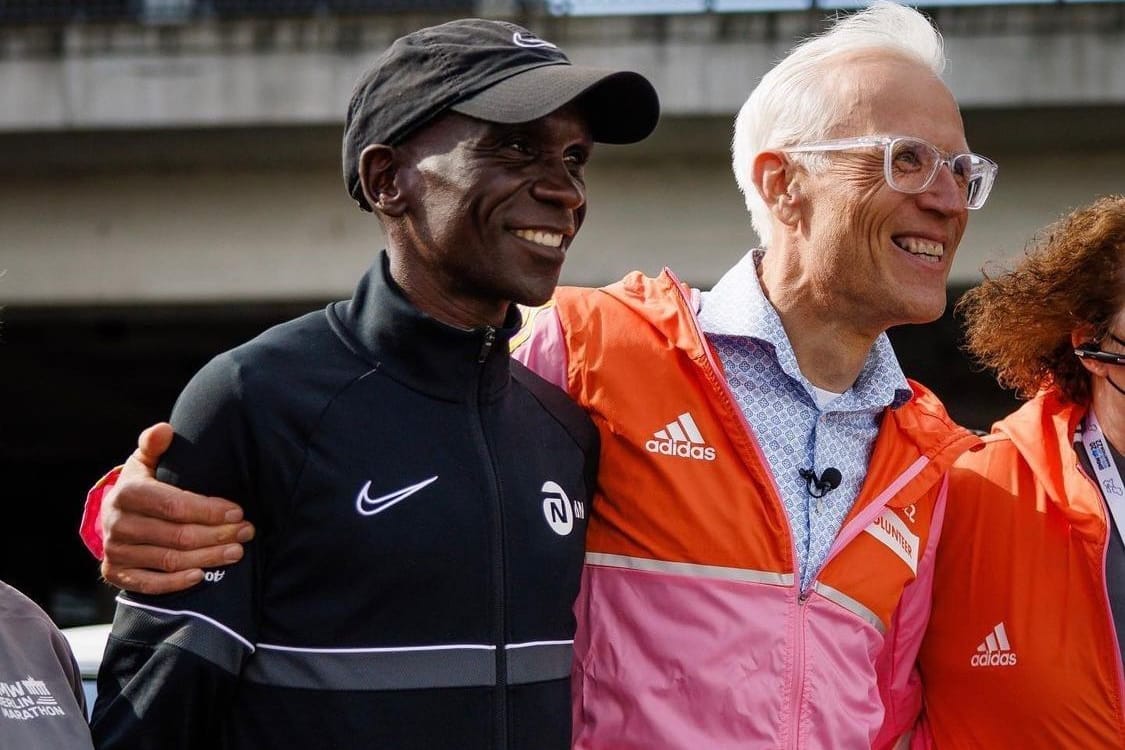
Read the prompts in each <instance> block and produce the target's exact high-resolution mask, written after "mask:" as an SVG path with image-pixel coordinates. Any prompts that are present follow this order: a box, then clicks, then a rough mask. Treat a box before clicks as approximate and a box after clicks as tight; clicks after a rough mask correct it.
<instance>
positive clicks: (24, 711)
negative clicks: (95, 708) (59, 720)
mask: <svg viewBox="0 0 1125 750" xmlns="http://www.w3.org/2000/svg"><path fill="white" fill-rule="evenodd" d="M0 716H3V717H4V718H5V719H15V720H17V721H28V720H29V719H39V718H42V717H44V716H66V712H65V711H63V710H62V708H61V707H60V706H59V702H58V701H57V700H55V697H54V696H53V695H51V691H50V690H48V689H47V685H46V683H44V682H43V681H42V680H37V679H35V678H34V677H32V676H31V675H28V677H27V679H25V680H17V681H16V682H2V681H0Z"/></svg>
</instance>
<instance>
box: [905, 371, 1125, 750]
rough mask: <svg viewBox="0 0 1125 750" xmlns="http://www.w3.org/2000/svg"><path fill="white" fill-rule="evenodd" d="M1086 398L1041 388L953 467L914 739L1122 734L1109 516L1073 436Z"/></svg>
mask: <svg viewBox="0 0 1125 750" xmlns="http://www.w3.org/2000/svg"><path fill="white" fill-rule="evenodd" d="M1085 411H1086V410H1085V408H1084V407H1077V406H1075V405H1073V404H1066V403H1063V402H1062V401H1061V400H1060V399H1059V397H1058V395H1057V393H1055V392H1053V391H1048V392H1045V393H1043V394H1040V395H1039V396H1038V397H1037V398H1035V399H1033V400H1031V401H1029V402H1028V403H1027V404H1025V405H1024V406H1023V407H1021V408H1020V409H1019V410H1018V411H1016V412H1015V413H1014V414H1012V415H1011V416H1009V417H1008V418H1006V419H1004V420H1003V421H1001V422H998V423H997V424H996V425H995V426H994V427H993V434H992V435H990V436H989V437H988V438H986V442H985V446H984V448H983V449H981V450H979V451H973V452H971V453H968V454H966V455H964V456H962V458H961V459H960V460H959V461H958V463H957V465H956V467H955V468H954V469H953V471H952V472H951V474H950V500H949V506H948V509H947V512H946V519H945V530H944V532H943V533H942V541H941V546H940V547H939V548H938V555H937V568H936V573H935V583H934V611H933V616H932V618H931V623H930V627H929V631H928V632H927V634H926V638H925V643H924V646H923V648H922V651H921V654H920V667H921V673H922V678H923V681H924V684H925V688H926V710H925V719H924V720H923V723H922V729H921V731H919V732H918V733H917V735H916V737H915V740H916V741H915V743H914V744H915V747H918V748H929V747H937V748H940V749H941V750H948V749H954V750H959V749H961V748H1000V747H1012V748H1016V747H1018V748H1021V750H1033V749H1035V748H1042V749H1043V750H1048V748H1050V750H1101V749H1103V748H1105V749H1108V748H1123V747H1125V709H1123V707H1122V699H1123V686H1122V668H1121V658H1120V650H1119V648H1118V643H1117V634H1116V632H1115V629H1114V626H1113V618H1112V614H1111V611H1110V606H1109V600H1108V595H1107V593H1106V584H1105V555H1106V551H1107V544H1108V541H1109V526H1108V525H1107V524H1108V523H1111V522H1112V521H1111V520H1110V519H1109V518H1108V517H1107V513H1106V510H1105V504H1104V502H1103V500H1102V497H1101V494H1100V492H1099V490H1098V488H1097V486H1096V485H1095V484H1094V483H1093V481H1092V480H1091V479H1090V478H1088V477H1087V475H1086V474H1085V473H1084V472H1083V471H1082V469H1081V468H1080V466H1079V459H1078V456H1077V454H1076V453H1075V450H1074V442H1073V440H1074V433H1075V428H1076V427H1077V426H1078V424H1079V422H1080V420H1081V419H1082V417H1083V416H1084V414H1085Z"/></svg>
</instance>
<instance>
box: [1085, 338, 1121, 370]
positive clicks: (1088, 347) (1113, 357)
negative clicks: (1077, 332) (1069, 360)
mask: <svg viewBox="0 0 1125 750" xmlns="http://www.w3.org/2000/svg"><path fill="white" fill-rule="evenodd" d="M1109 337H1110V338H1111V339H1113V340H1114V341H1116V342H1117V343H1118V344H1120V345H1121V346H1125V341H1122V340H1121V339H1119V338H1117V336H1115V335H1113V334H1112V333H1111V334H1109ZM1074 354H1075V355H1076V356H1078V357H1080V358H1081V359H1093V360H1097V361H1098V362H1105V363H1106V364H1107V365H1125V354H1119V353H1117V352H1103V351H1102V350H1101V347H1100V346H1099V345H1098V343H1097V342H1094V341H1089V342H1087V343H1085V344H1082V345H1081V346H1079V347H1076V348H1075V350H1074Z"/></svg>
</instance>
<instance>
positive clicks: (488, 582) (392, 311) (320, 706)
mask: <svg viewBox="0 0 1125 750" xmlns="http://www.w3.org/2000/svg"><path fill="white" fill-rule="evenodd" d="M657 116H658V103H657V99H656V94H655V92H654V91H653V89H652V86H651V85H650V84H649V83H648V82H647V81H646V80H645V79H644V78H642V77H641V76H639V75H637V74H635V73H627V72H614V71H604V70H593V69H588V68H580V67H577V66H573V65H571V64H570V63H569V61H568V60H567V58H566V57H565V55H563V53H562V52H560V51H559V50H558V49H557V48H556V47H555V46H554V45H553V44H551V43H549V42H547V41H544V40H542V39H539V38H537V37H535V36H534V35H533V34H532V33H531V32H529V31H528V30H526V29H523V28H520V27H518V26H515V25H512V24H508V23H504V22H497V21H482V20H463V21H455V22H452V23H448V24H444V25H442V26H437V27H433V28H429V29H423V30H421V31H418V32H415V33H413V34H410V35H408V36H406V37H403V38H402V39H399V40H398V41H396V42H395V43H394V44H393V45H392V46H391V47H390V49H388V50H387V52H386V53H384V54H383V55H382V56H381V57H380V58H379V60H378V61H377V62H376V63H375V65H374V66H373V67H372V68H371V69H370V70H369V71H368V72H367V73H366V74H365V75H364V76H363V77H362V78H361V80H360V82H359V84H358V85H357V87H356V89H355V92H354V94H353V96H352V101H351V105H350V106H349V108H348V116H347V125H346V128H345V133H344V153H343V157H344V159H343V160H344V179H345V182H346V184H347V188H348V191H349V193H350V194H351V196H352V197H353V198H354V199H355V200H356V201H357V202H358V203H359V205H360V206H361V207H362V208H364V209H365V210H369V211H373V212H374V213H375V214H376V215H377V216H378V217H379V219H380V221H381V223H382V226H383V229H384V233H385V235H386V241H387V249H386V251H385V252H383V253H380V254H379V256H378V258H377V260H376V262H375V264H374V266H373V267H372V269H371V270H370V271H369V272H368V273H367V274H366V275H365V276H364V278H363V279H362V280H361V281H360V284H359V286H358V288H357V290H356V292H355V295H354V296H353V297H352V299H351V300H348V301H342V302H337V303H334V304H332V305H329V306H328V308H327V309H326V310H325V311H323V312H319V313H313V314H310V315H307V316H304V317H302V318H298V319H297V320H294V321H291V322H289V323H286V324H283V325H281V326H278V327H277V328H274V329H272V330H270V331H267V332H266V333H264V334H263V335H261V336H259V337H258V338H256V339H254V340H253V341H250V342H249V343H247V344H244V345H242V346H240V347H238V348H236V349H234V350H232V351H229V352H226V353H225V354H222V355H220V356H219V357H217V358H216V359H214V360H213V361H212V362H211V363H209V364H208V365H207V366H206V367H205V368H204V369H203V370H202V371H200V373H199V374H198V375H196V377H195V378H194V379H193V380H192V382H191V383H190V384H189V385H188V386H187V388H186V389H185V391H184V392H183V394H182V395H181V396H180V398H179V400H178V401H177V403H176V407H175V410H174V412H173V416H172V423H173V426H174V428H175V432H176V437H175V439H174V440H173V442H172V445H171V448H170V449H169V450H168V452H167V453H166V454H165V455H164V457H163V460H162V461H161V464H160V469H159V472H158V477H159V479H161V480H163V481H165V482H170V483H172V484H175V485H178V486H179V487H182V488H186V489H190V490H193V491H195V492H198V493H204V494H207V495H214V496H221V497H226V498H229V499H231V500H234V501H236V502H238V503H239V504H240V505H242V507H243V508H245V512H246V515H247V518H248V519H249V520H250V521H252V522H253V523H254V524H255V526H256V527H257V529H258V538H257V539H256V540H255V541H253V542H252V543H250V544H248V545H247V546H246V554H245V557H244V558H243V559H241V560H240V561H238V562H233V563H232V564H230V565H228V566H226V567H224V568H218V569H211V570H208V571H207V573H206V574H205V575H204V577H203V579H202V580H201V581H199V583H198V585H196V586H195V587H193V588H191V589H189V590H187V591H185V592H182V593H178V594H170V595H161V596H146V595H142V594H129V593H124V594H122V595H121V596H120V597H119V600H118V601H119V606H118V610H117V615H116V617H115V620H114V627H113V635H112V636H111V638H110V642H109V646H108V648H107V651H106V656H105V660H104V663H103V667H102V673H101V674H100V676H99V691H100V693H99V696H98V700H97V704H96V706H95V710H94V723H93V729H94V736H95V741H96V742H97V744H98V746H99V747H101V748H126V747H127V748H161V750H167V749H169V748H281V747H300V748H302V749H304V750H307V749H308V748H352V747H355V748H359V747H372V748H374V747H380V748H395V749H396V750H403V749H409V748H425V749H426V750H434V749H440V748H451V749H452V748H457V750H466V749H472V748H527V749H528V750H531V749H532V748H534V749H535V750H549V749H551V748H558V749H559V750H562V749H563V748H567V747H569V743H570V689H569V680H568V673H569V670H570V663H571V655H572V649H571V644H572V639H573V635H574V618H573V615H572V613H571V605H572V603H573V600H574V597H575V594H576V592H577V589H578V580H579V574H580V571H581V566H582V549H583V540H584V533H585V518H586V514H587V511H588V503H589V498H590V497H591V494H592V491H593V483H594V476H595V473H596V468H597V467H596V462H597V456H598V443H597V433H596V431H595V430H594V428H593V426H592V424H591V423H590V422H589V421H588V419H587V418H586V417H585V415H584V414H583V413H582V412H581V411H580V410H579V409H578V408H577V407H576V406H574V405H573V404H571V403H570V402H569V401H568V400H567V399H566V398H565V397H564V396H563V394H562V393H561V392H560V391H558V390H556V389H554V388H553V387H551V386H548V385H547V384H546V383H544V382H543V381H541V380H540V379H539V378H538V377H536V376H535V375H533V374H531V373H530V372H528V371H527V370H525V369H524V368H523V367H522V366H520V365H519V364H518V363H513V362H511V361H510V360H509V358H508V345H507V340H508V338H509V337H510V336H511V335H512V333H514V331H515V330H516V329H517V327H518V325H519V313H518V312H517V310H516V308H515V304H516V303H522V304H529V305H536V304H541V303H543V302H545V301H546V300H547V299H548V298H549V297H550V295H551V293H552V291H553V290H554V287H555V284H556V281H557V279H558V274H559V271H560V268H561V266H562V262H563V259H564V258H565V255H566V250H567V247H568V246H569V244H570V242H571V241H572V239H573V237H574V235H575V233H576V232H577V231H578V229H579V227H580V226H581V224H582V220H583V217H584V215H585V203H586V191H585V186H584V182H583V172H584V167H585V163H586V161H587V159H588V158H589V156H590V151H591V148H592V144H593V142H595V141H601V142H608V143H630V142H633V141H637V140H640V139H641V138H644V137H645V136H646V135H647V134H648V133H649V132H650V131H651V130H652V128H653V127H654V126H655V124H656V119H657ZM154 484H155V483H154ZM150 533H151V530H150Z"/></svg>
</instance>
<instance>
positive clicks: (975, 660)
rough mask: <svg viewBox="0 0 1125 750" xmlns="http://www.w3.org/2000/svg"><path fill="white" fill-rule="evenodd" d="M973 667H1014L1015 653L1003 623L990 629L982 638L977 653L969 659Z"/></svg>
mask: <svg viewBox="0 0 1125 750" xmlns="http://www.w3.org/2000/svg"><path fill="white" fill-rule="evenodd" d="M969 665H970V666H973V667H1014V666H1015V665H1016V652H1015V651H1013V650H1012V644H1011V643H1009V642H1008V632H1007V631H1006V630H1004V623H1000V624H999V625H997V626H996V627H994V628H993V629H992V632H991V633H989V634H988V635H986V636H985V637H984V643H982V644H980V645H979V646H977V652H976V653H975V654H973V656H972V658H971V659H969Z"/></svg>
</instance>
